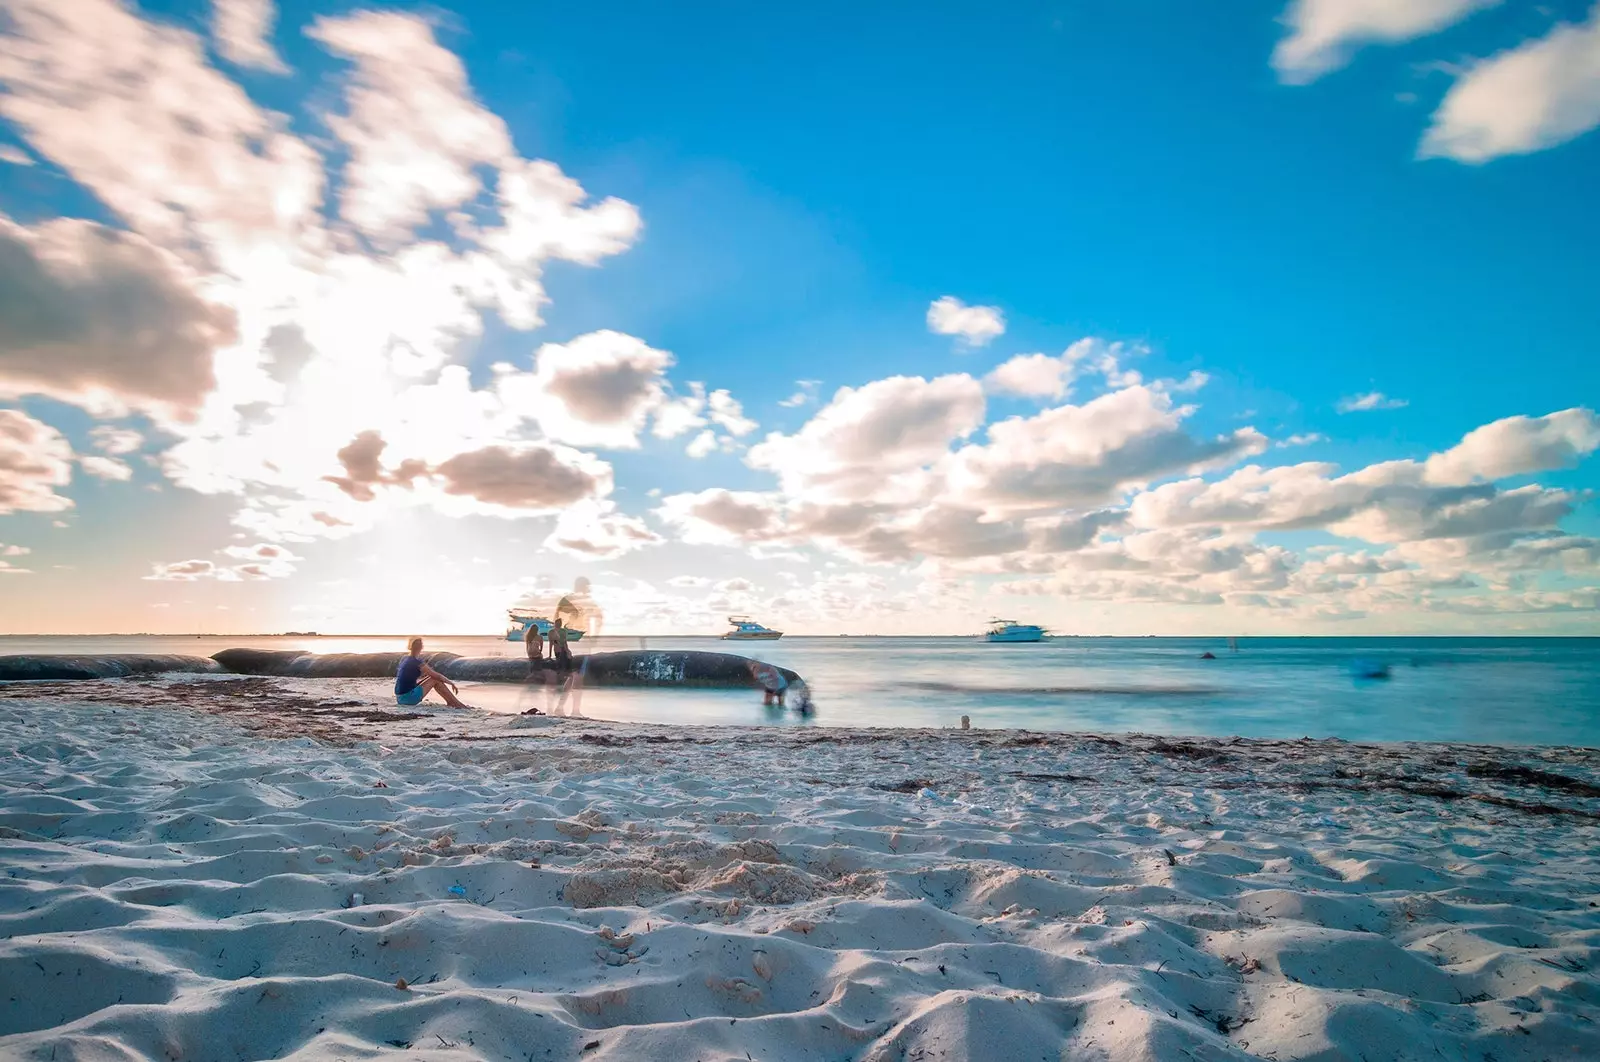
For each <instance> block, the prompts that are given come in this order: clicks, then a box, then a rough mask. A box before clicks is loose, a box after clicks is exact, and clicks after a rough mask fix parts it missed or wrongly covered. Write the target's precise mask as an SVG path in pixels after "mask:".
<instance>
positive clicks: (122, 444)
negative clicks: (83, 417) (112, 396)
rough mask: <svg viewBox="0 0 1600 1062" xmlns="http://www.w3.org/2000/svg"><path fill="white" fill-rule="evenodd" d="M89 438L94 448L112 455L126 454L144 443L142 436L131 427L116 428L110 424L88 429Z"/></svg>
mask: <svg viewBox="0 0 1600 1062" xmlns="http://www.w3.org/2000/svg"><path fill="white" fill-rule="evenodd" d="M89 438H90V440H91V441H93V443H94V445H95V448H96V449H98V450H99V451H100V452H101V453H106V454H110V455H111V456H112V457H123V456H126V455H127V454H131V453H134V452H135V451H137V450H138V449H139V448H140V447H141V446H143V445H144V436H143V435H141V434H139V433H138V432H136V431H134V430H133V429H132V428H118V427H114V426H113V425H110V424H101V425H98V426H97V427H94V428H91V429H89Z"/></svg>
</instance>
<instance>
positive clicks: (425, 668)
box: [422, 661, 460, 690]
mask: <svg viewBox="0 0 1600 1062" xmlns="http://www.w3.org/2000/svg"><path fill="white" fill-rule="evenodd" d="M422 673H423V674H424V675H427V676H428V677H429V678H431V679H433V680H434V681H435V682H442V683H444V684H445V685H446V686H449V687H450V688H451V689H453V690H454V689H460V687H459V686H457V685H456V684H455V683H454V682H451V681H450V680H449V679H447V678H445V677H444V676H443V675H441V674H439V672H437V671H435V670H434V669H433V668H432V667H430V666H429V665H428V663H427V661H423V664H422Z"/></svg>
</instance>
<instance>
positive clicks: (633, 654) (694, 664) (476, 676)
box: [0, 649, 801, 689]
mask: <svg viewBox="0 0 1600 1062" xmlns="http://www.w3.org/2000/svg"><path fill="white" fill-rule="evenodd" d="M404 655H405V654H404V653H325V654H321V653H304V652H296V651H293V650H279V649H224V650H223V651H222V652H220V653H217V654H216V655H214V656H212V657H209V658H207V657H202V656H162V655H150V656H138V655H130V654H119V655H116V656H0V682H8V681H12V682H14V681H25V680H39V679H55V680H62V679H69V680H70V679H108V678H138V677H144V676H150V675H162V674H218V675H223V674H226V675H266V676H276V677H282V678H392V677H393V676H394V673H395V669H396V668H398V667H399V666H400V658H401V657H402V656H404ZM423 659H425V660H426V661H427V662H428V665H429V666H430V667H432V668H434V669H435V670H436V671H438V672H439V673H440V674H442V675H444V676H446V677H447V678H450V679H453V680H455V681H457V682H516V683H523V682H530V681H542V677H543V674H544V672H541V671H538V670H535V669H533V668H532V667H530V665H529V663H528V661H527V660H524V659H517V658H515V657H504V656H488V657H472V656H457V655H456V654H455V653H426V654H424V656H423ZM754 663H756V661H754V660H751V659H750V658H749V657H744V656H736V655H734V654H732V653H707V652H698V651H694V650H681V651H677V652H671V651H666V652H663V651H657V650H650V649H630V650H626V651H622V652H614V653H588V654H584V655H580V656H575V657H573V665H574V671H575V673H576V674H578V675H579V676H581V681H582V682H583V683H584V685H586V686H602V687H607V686H609V687H628V686H640V687H679V686H682V687H697V688H700V689H757V688H759V687H760V683H759V682H758V681H757V680H756V677H755V673H754V671H753V670H752V667H751V665H753V664H754ZM777 671H778V672H779V673H780V674H781V675H783V677H784V678H785V679H787V680H788V681H789V683H790V684H791V685H793V684H795V683H799V682H800V681H801V678H800V676H799V675H798V674H796V673H795V672H793V671H790V670H789V669H788V668H781V667H780V668H778V669H777Z"/></svg>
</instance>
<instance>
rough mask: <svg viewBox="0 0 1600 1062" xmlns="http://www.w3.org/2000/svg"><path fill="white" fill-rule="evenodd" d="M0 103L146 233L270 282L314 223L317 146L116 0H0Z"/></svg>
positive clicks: (186, 41)
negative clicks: (3, 24)
mask: <svg viewBox="0 0 1600 1062" xmlns="http://www.w3.org/2000/svg"><path fill="white" fill-rule="evenodd" d="M6 13H7V17H8V22H7V31H8V32H7V35H6V38H5V46H4V48H3V49H0V83H4V84H5V86H6V87H7V89H8V90H9V91H8V92H7V93H6V94H5V95H0V113H3V114H4V115H5V117H7V118H9V119H10V120H11V121H12V122H13V123H15V125H16V126H17V128H18V129H19V130H20V131H21V132H22V133H23V134H24V135H25V136H26V137H27V138H28V140H29V141H30V142H31V144H32V146H33V148H34V150H35V151H37V152H38V153H39V154H40V155H42V156H44V157H46V158H48V159H50V160H51V161H53V162H55V163H56V164H57V165H59V166H61V167H62V168H63V169H64V170H65V171H67V172H68V173H69V174H70V175H71V176H72V177H73V179H74V180H76V181H78V182H79V183H80V184H82V185H84V186H85V187H86V188H88V189H89V190H90V191H92V192H93V193H94V194H95V195H96V196H97V197H98V198H99V199H100V200H101V201H102V202H103V203H105V204H106V205H107V206H108V207H110V208H111V209H112V210H114V211H115V212H116V213H117V214H119V215H120V216H121V217H122V218H123V219H125V220H126V221H127V222H128V224H129V225H130V226H131V227H132V228H133V229H134V230H136V231H137V232H139V233H140V234H142V235H143V236H145V237H146V238H147V239H149V240H150V241H152V242H154V243H156V244H158V245H160V246H162V247H164V248H166V249H168V250H171V251H174V252H176V253H179V254H182V255H184V256H185V257H187V258H189V259H190V260H191V262H192V263H195V264H200V263H205V264H207V265H209V266H213V267H217V268H219V269H221V270H222V271H224V272H226V273H228V274H229V275H231V276H235V277H240V276H244V275H245V274H251V275H252V277H253V279H254V280H256V281H257V282H258V283H265V282H266V279H267V278H268V277H272V278H274V280H273V283H272V284H270V285H267V286H268V287H272V288H274V289H275V287H276V285H277V284H278V283H281V281H282V279H283V274H282V270H283V268H284V267H285V266H286V265H287V264H288V263H289V261H290V260H291V259H292V256H293V254H294V253H295V252H296V250H297V249H301V248H304V247H305V246H307V241H308V239H309V240H312V241H314V239H315V233H316V232H317V231H318V230H320V227H321V225H320V218H319V216H318V213H317V208H318V205H319V203H320V200H321V194H322V185H323V176H322V168H321V164H320V162H319V160H318V159H317V156H316V154H315V152H313V151H312V150H311V148H310V147H308V146H307V145H306V144H304V143H303V142H301V141H300V140H298V139H297V138H295V137H294V136H292V135H290V134H289V133H287V132H286V131H285V126H286V122H285V121H284V119H283V118H282V116H281V115H276V114H273V113H271V112H268V111H264V110H262V109H260V108H258V107H257V106H256V105H255V104H254V103H252V102H251V100H250V99H249V97H248V96H246V95H245V93H244V91H243V90H242V89H241V88H239V86H238V85H236V84H234V83H233V82H232V81H230V80H228V79H227V78H226V77H224V76H222V74H221V73H219V72H218V71H217V70H215V69H214V68H212V67H211V66H209V65H208V64H207V62H206V59H205V53H204V49H203V48H202V47H201V44H200V41H199V40H198V38H196V37H195V35H194V34H192V33H189V32H187V31H185V30H182V29H178V28H177V27H174V26H171V25H166V24H158V23H154V22H147V21H145V20H143V19H140V18H138V17H137V16H136V15H135V14H134V13H133V12H132V11H131V10H130V9H129V8H128V7H127V6H125V5H123V4H121V3H118V2H116V0H74V2H73V3H69V4H62V3H58V2H56V0H8V3H7V5H6Z"/></svg>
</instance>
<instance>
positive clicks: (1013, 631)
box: [983, 619, 1049, 642]
mask: <svg viewBox="0 0 1600 1062" xmlns="http://www.w3.org/2000/svg"><path fill="white" fill-rule="evenodd" d="M1048 633H1049V632H1048V631H1046V630H1045V629H1044V628H1043V627H1035V626H1034V625H1033V624H1031V623H1018V622H1017V621H1016V620H1008V619H996V620H990V621H989V630H988V632H987V633H985V634H984V636H983V637H984V639H985V640H987V641H991V642H1042V641H1044V640H1045V637H1046V635H1047V634H1048Z"/></svg>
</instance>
